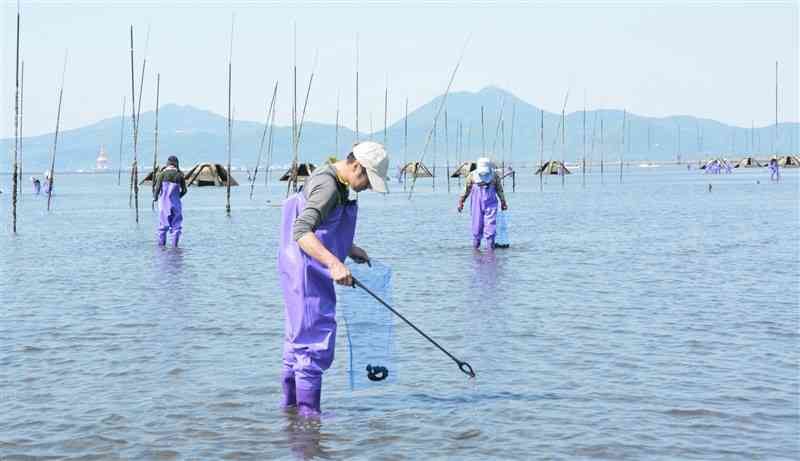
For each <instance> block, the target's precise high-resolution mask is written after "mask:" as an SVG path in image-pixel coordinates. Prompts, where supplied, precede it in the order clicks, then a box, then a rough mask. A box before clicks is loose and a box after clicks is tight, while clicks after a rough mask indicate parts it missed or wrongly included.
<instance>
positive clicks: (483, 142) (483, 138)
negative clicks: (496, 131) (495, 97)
mask: <svg viewBox="0 0 800 461" xmlns="http://www.w3.org/2000/svg"><path fill="white" fill-rule="evenodd" d="M484 154H486V126H485V122H484V118H483V106H481V155H484Z"/></svg>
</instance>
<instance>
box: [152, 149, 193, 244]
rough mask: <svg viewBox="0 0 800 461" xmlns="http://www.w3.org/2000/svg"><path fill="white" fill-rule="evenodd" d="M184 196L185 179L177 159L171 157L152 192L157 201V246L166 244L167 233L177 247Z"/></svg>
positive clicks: (181, 222)
mask: <svg viewBox="0 0 800 461" xmlns="http://www.w3.org/2000/svg"><path fill="white" fill-rule="evenodd" d="M184 195H186V179H185V178H184V177H183V173H182V172H181V170H180V168H179V167H178V157H175V156H174V155H171V156H170V157H169V158H168V159H167V166H165V167H164V168H163V169H162V170H161V171H159V172H158V175H157V178H156V185H155V189H154V191H153V200H157V201H158V210H159V216H158V218H159V222H158V245H159V246H162V247H163V246H165V245H166V244H167V233H169V234H170V235H171V236H172V245H173V246H175V247H176V248H177V247H178V241H179V240H180V238H181V231H182V230H183V227H182V225H183V207H182V205H181V198H182V197H183V196H184Z"/></svg>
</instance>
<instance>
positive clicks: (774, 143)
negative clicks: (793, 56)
mask: <svg viewBox="0 0 800 461" xmlns="http://www.w3.org/2000/svg"><path fill="white" fill-rule="evenodd" d="M772 153H773V154H775V155H778V61H775V134H774V136H773V141H772Z"/></svg>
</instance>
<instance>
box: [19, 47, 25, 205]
mask: <svg viewBox="0 0 800 461" xmlns="http://www.w3.org/2000/svg"><path fill="white" fill-rule="evenodd" d="M21 62H22V64H21V66H22V67H21V70H20V75H19V147H18V150H19V201H20V202H22V177H23V175H22V140H23V139H24V138H25V137H24V136H23V135H22V103H23V102H24V101H25V60H24V59H23V60H22V61H21Z"/></svg>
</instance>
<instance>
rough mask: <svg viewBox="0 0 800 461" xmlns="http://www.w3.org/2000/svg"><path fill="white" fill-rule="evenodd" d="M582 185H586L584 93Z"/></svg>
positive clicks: (584, 107) (584, 103) (584, 113)
mask: <svg viewBox="0 0 800 461" xmlns="http://www.w3.org/2000/svg"><path fill="white" fill-rule="evenodd" d="M581 170H583V171H582V172H581V179H582V181H583V182H582V184H581V185H582V186H583V187H586V95H585V94H584V97H583V161H582V165H581Z"/></svg>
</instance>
